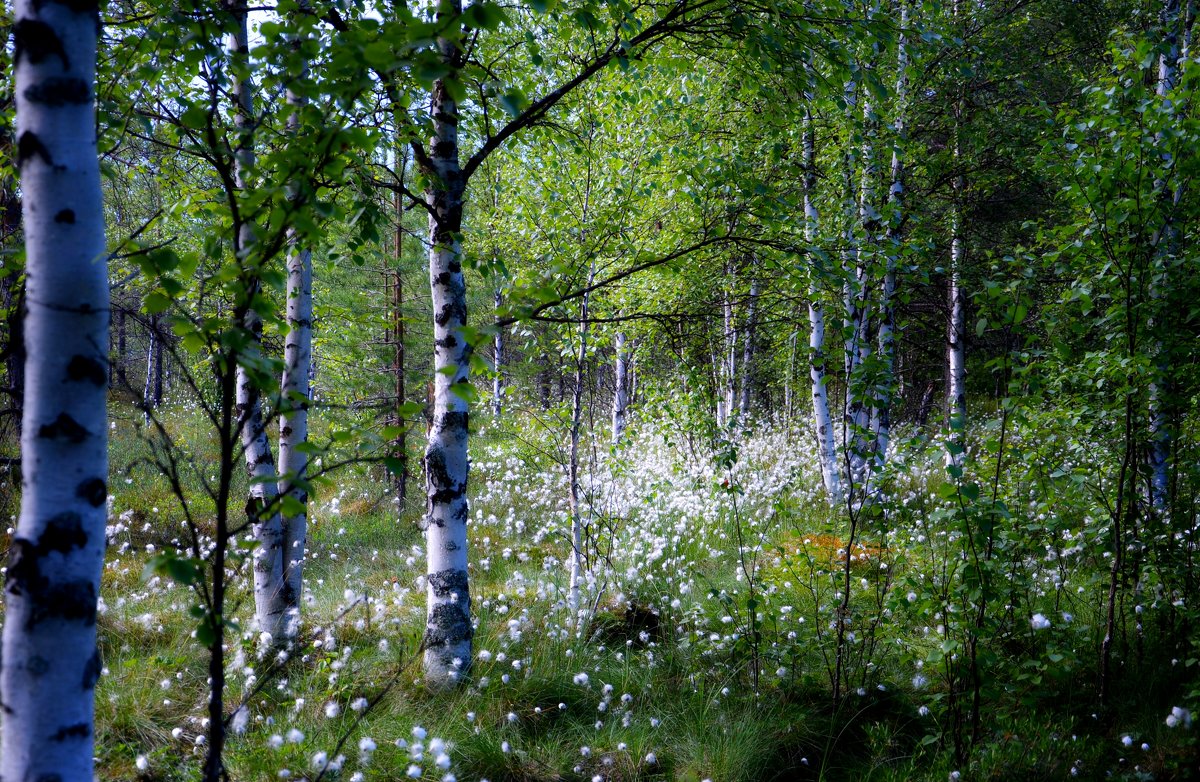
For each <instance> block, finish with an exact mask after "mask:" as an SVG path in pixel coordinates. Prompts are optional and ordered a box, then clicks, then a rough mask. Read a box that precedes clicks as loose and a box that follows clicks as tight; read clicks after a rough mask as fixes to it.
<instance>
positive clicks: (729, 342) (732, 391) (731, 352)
mask: <svg viewBox="0 0 1200 782" xmlns="http://www.w3.org/2000/svg"><path fill="white" fill-rule="evenodd" d="M725 274H726V276H727V277H729V283H728V287H727V288H726V290H725V299H724V306H723V308H722V313H723V315H724V318H725V350H724V352H723V354H722V358H721V383H722V386H723V388H722V390H721V400H720V401H719V402H718V403H717V424H718V425H719V426H721V427H725V426H728V425H730V424H731V423H732V422H733V411H734V405H735V404H736V403H737V343H738V329H737V319H736V318H735V317H734V312H733V294H732V292H731V291H732V289H733V286H734V278H733V275H732V272H731V271H730V268H729V266H726V269H725Z"/></svg>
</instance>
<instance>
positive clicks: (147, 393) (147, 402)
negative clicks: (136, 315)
mask: <svg viewBox="0 0 1200 782" xmlns="http://www.w3.org/2000/svg"><path fill="white" fill-rule="evenodd" d="M147 331H148V332H149V334H150V344H149V345H148V346H147V347H146V382H145V383H144V384H143V385H142V409H143V416H144V419H145V422H146V424H147V425H149V423H150V410H151V409H152V408H153V407H154V354H155V348H157V347H158V329H157V328H155V319H154V318H151V319H150V328H148V329H147Z"/></svg>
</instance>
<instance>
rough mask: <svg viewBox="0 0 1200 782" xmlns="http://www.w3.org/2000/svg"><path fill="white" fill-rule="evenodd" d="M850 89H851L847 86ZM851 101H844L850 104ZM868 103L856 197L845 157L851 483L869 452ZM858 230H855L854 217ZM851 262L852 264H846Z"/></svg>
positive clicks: (846, 422)
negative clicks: (865, 372)
mask: <svg viewBox="0 0 1200 782" xmlns="http://www.w3.org/2000/svg"><path fill="white" fill-rule="evenodd" d="M848 92H849V90H848ZM854 106H855V103H854V102H848V103H847V107H848V115H850V116H851V117H852V114H850V112H849V109H853V108H854ZM871 116H872V108H871V102H870V99H869V98H868V99H864V100H863V105H862V117H863V128H864V130H863V143H862V148H861V157H862V172H861V178H860V180H859V187H858V193H857V200H856V198H855V192H854V185H853V181H854V170H853V169H854V160H853V156H852V155H849V154H848V155H847V156H846V172H845V177H846V191H847V193H846V211H847V217H848V220H847V223H848V227H847V237H848V239H849V241H848V242H847V251H846V256H845V257H846V263H847V268H846V270H845V274H846V287H845V293H844V295H845V299H846V301H845V305H846V314H845V322H844V326H845V331H846V335H845V337H846V405H845V409H844V411H843V426H844V436H845V443H846V444H845V448H846V456H847V457H848V463H849V475H848V476H847V478H848V480H849V481H850V485H851V486H853V485H855V484H856V483H862V482H863V481H864V480H865V478H866V466H867V456H868V453H867V451H868V447H869V446H868V442H867V432H868V430H869V429H870V406H869V405H868V404H867V396H868V393H869V391H868V389H867V388H866V384H865V378H863V376H862V369H861V367H862V366H863V364H864V363H865V361H866V359H867V358H868V357H869V356H870V352H871V344H870V340H869V339H868V332H869V329H870V321H869V312H868V309H869V308H868V297H869V287H870V285H869V280H870V275H869V271H868V268H867V267H868V264H869V262H870V254H869V252H868V247H869V246H870V245H871V244H872V227H873V223H874V219H875V218H874V215H875V212H874V208H873V207H872V205H871V201H872V199H873V197H874V187H873V184H874V176H875V171H874V144H873V139H872V137H871V132H870V125H871V119H870V118H871ZM851 121H853V120H851ZM856 218H857V226H858V229H859V231H860V232H861V235H859V232H857V231H856V230H855V219H856ZM851 266H852V267H853V268H852V269H851V268H849V267H851Z"/></svg>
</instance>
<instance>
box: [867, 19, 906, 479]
mask: <svg viewBox="0 0 1200 782" xmlns="http://www.w3.org/2000/svg"><path fill="white" fill-rule="evenodd" d="M907 29H908V2H907V0H901V2H900V37H899V40H898V42H897V50H896V121H895V139H894V141H893V143H892V184H891V187H890V188H889V189H888V205H889V206H890V207H891V209H889V210H888V211H889V215H888V225H887V268H886V270H885V271H884V276H883V290H882V291H881V293H880V301H879V336H878V341H879V356H880V361H881V363H882V365H883V373H884V383H885V389H884V391H883V392H882V394H880V395H879V398H877V400H876V412H875V415H874V416H873V419H874V425H875V463H876V465H877V466H879V467H882V466H883V465H884V463H885V462H886V460H887V449H888V440H889V437H890V435H891V419H892V399H893V397H894V386H895V365H896V345H895V342H896V337H895V332H896V304H895V301H894V297H895V293H896V267H897V265H898V264H897V261H898V260H899V256H900V250H901V244H902V242H903V241H904V237H903V225H904V220H903V217H904V215H903V206H904V203H903V199H904V158H903V156H902V152H903V149H902V147H903V145H904V142H905V119H906V117H905V112H906V111H907V110H908V39H907V33H906V31H907Z"/></svg>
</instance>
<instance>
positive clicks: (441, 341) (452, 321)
mask: <svg viewBox="0 0 1200 782" xmlns="http://www.w3.org/2000/svg"><path fill="white" fill-rule="evenodd" d="M461 11H462V5H461V2H460V0H441V2H440V4H439V7H438V17H439V19H440V20H441V21H442V23H449V22H450V20H455V19H457V18H458V16H459V14H460V13H461ZM438 49H439V51H440V53H441V57H442V61H443V62H444V63H445V64H446V66H447V67H448V68H449V70H450V71H451V72H452V73H453V72H456V71H457V69H458V68H459V67H461V65H462V59H463V55H462V52H461V51H460V49H459V48H458V44H457V42H456V41H454V40H450V39H448V38H444V37H443V38H439V39H438ZM431 108H432V111H431V112H430V113H431V115H432V118H433V137H432V138H431V139H430V142H429V148H430V155H429V165H430V167H431V169H432V170H430V171H429V172H427V174H428V177H429V181H430V182H431V185H430V187H429V189H428V191H427V193H426V198H427V201H428V206H429V209H430V213H431V214H430V218H429V282H430V287H431V290H432V298H433V337H434V399H433V420H432V422H431V425H430V429H429V442H428V444H427V446H426V449H425V478H426V482H427V485H426V492H427V502H428V506H427V507H428V515H427V517H426V520H425V538H426V546H427V551H428V562H427V568H426V599H427V607H426V625H425V661H424V662H425V679H426V682H427V683H429V684H430V685H431V686H433V687H447V686H450V685H452V684H454V683H455V682H456V681H458V679H459V678H460V676H461V675H463V674H465V673H466V671H467V670H468V669H469V667H470V664H471V637H472V635H473V633H474V630H473V628H472V624H471V597H470V590H469V583H468V576H467V512H468V509H467V438H468V428H467V420H468V413H469V405H468V402H467V399H468V393H469V382H470V380H469V377H468V375H469V366H468V364H469V360H470V356H471V346H470V344H469V343H468V342H467V339H466V337H465V335H464V334H463V327H464V326H466V323H467V289H466V282H465V279H464V277H463V267H462V246H461V244H460V242H459V232H460V231H461V229H462V213H463V192H464V187H465V182H464V179H463V174H462V168H461V166H460V164H459V141H458V121H459V115H458V105H457V103H456V102H455V100H454V98H453V97H452V95H451V94H450V92H449V90H448V89H447V88H446V84H445V83H444V81H442V80H438V81H436V82H434V85H433V94H432V97H431Z"/></svg>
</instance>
